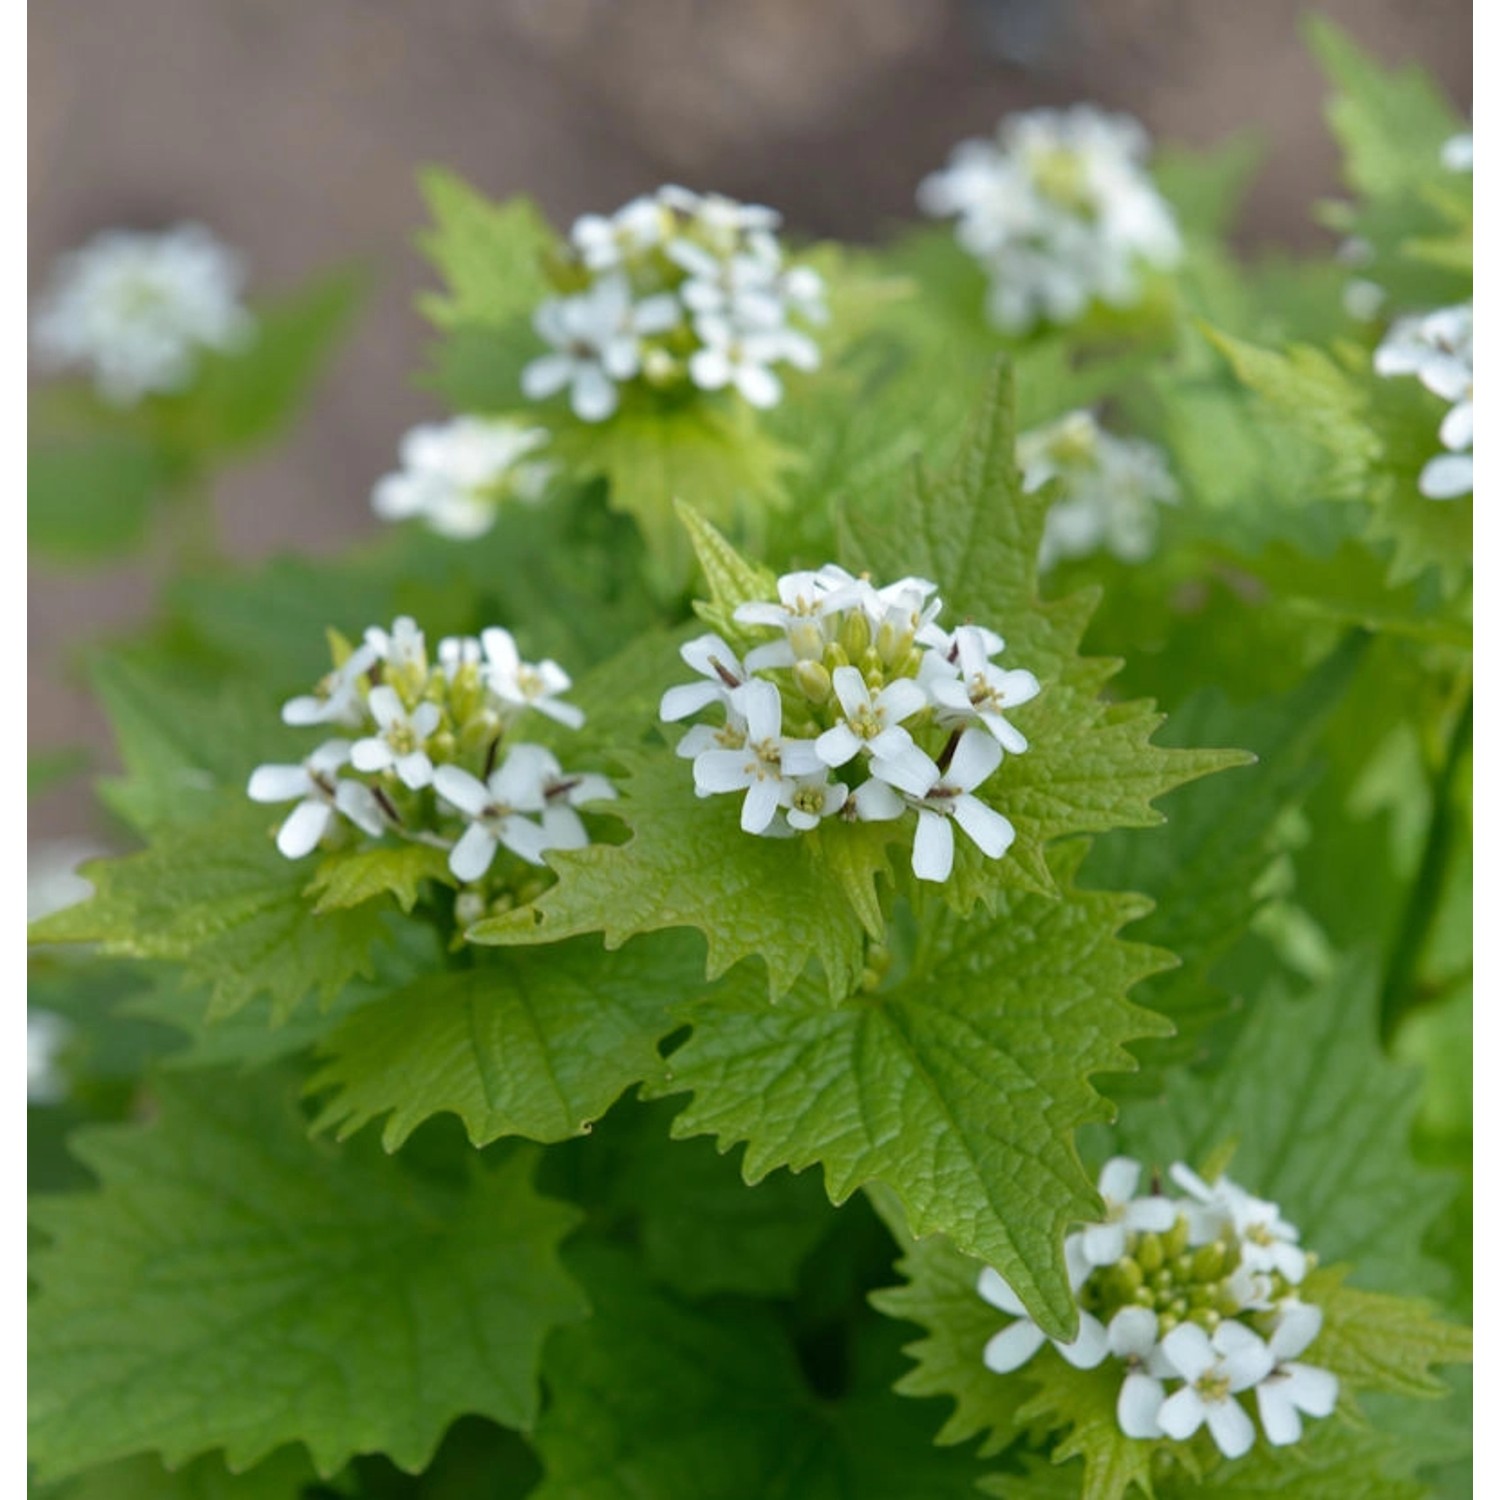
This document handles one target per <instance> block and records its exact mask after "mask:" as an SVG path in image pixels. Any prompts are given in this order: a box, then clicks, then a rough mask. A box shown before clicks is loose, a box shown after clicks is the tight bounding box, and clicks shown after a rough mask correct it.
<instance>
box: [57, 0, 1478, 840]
mask: <svg viewBox="0 0 1500 1500" xmlns="http://www.w3.org/2000/svg"><path fill="white" fill-rule="evenodd" d="M1305 9H1306V7H1305V6H1303V5H1301V4H1297V3H1292V0H1253V3H1244V0H1242V3H1239V4H1223V3H1214V0H737V3H735V0H407V3H404V4H403V3H398V0H313V3H310V0H128V3H121V0H116V3H104V0H48V3H46V4H44V5H38V6H33V7H32V8H31V11H30V16H29V25H30V83H31V92H30V120H31V132H30V184H29V195H30V209H31V225H30V244H31V267H32V269H31V278H32V285H33V289H34V288H35V287H36V286H37V285H38V284H39V283H40V282H41V280H42V279H43V278H44V276H45V274H46V268H47V266H48V263H49V262H50V261H51V259H52V257H53V256H54V255H56V254H57V253H58V251H60V250H62V249H64V248H66V247H68V246H70V245H73V244H76V243H78V242H79V241H81V240H83V239H85V238H87V237H88V236H89V235H91V234H92V233H94V232H95V231H96V230H98V229H100V228H103V227H105V226H109V225H129V226H140V227H153V226H159V225H162V224H166V223H170V222H173V221H175V220H177V219H181V218H196V219H200V220H202V221H203V222H204V223H206V224H208V225H210V226H211V227H212V228H213V229H214V230H215V231H216V232H217V233H218V234H220V235H221V236H222V237H223V238H225V239H226V240H228V241H229V242H231V243H233V244H235V245H238V246H241V247H243V249H244V250H245V251H246V253H247V254H248V256H249V259H250V263H251V270H252V276H253V281H254V285H255V287H256V288H257V289H259V290H266V289H272V288H277V287H282V286H286V285H290V284H291V283H293V282H295V281H297V280H299V279H300V278H302V277H303V276H305V275H306V274H308V273H309V272H311V271H313V270H315V269H317V268H319V267H321V266H325V265H329V264H331V263H335V262H339V261H344V260H350V259H355V260H358V261H360V262H361V263H363V264H364V265H366V266H367V267H368V268H369V269H370V271H371V272H372V273H373V280H374V289H373V295H372V296H371V299H370V301H369V303H368V305H367V306H366V308H365V311H364V316H363V319H362V321H361V323H360V325H359V328H358V330H357V332H356V334H355V335H354V337H353V338H352V339H351V340H350V341H349V343H348V344H347V345H346V346H345V348H344V349H343V351H342V353H341V355H340V357H339V359H338V361H337V364H336V365H335V367H334V368H333V369H332V370H331V371H330V372H329V374H328V376H327V377H326V379H325V380H324V382H323V383H322V385H321V387H320V388H319V391H318V395H317V399H316V402H315V404H314V405H313V407H312V409H311V411H310V412H309V413H308V414H307V416H306V418H305V419H304V421H303V422H302V424H301V425H300V426H299V427H298V429H297V431H296V433H295V435H294V436H293V438H292V440H291V441H290V442H289V443H287V444H285V445H284V446H282V447H281V448H280V449H279V450H277V451H275V452H273V453H269V454H267V455H265V456H264V457H260V458H258V459H257V460H256V461H254V462H253V463H250V464H248V465H246V466H245V467H243V468H240V469H238V470H236V471H234V472H233V473H231V474H228V475H226V476H225V478H224V480H223V482H222V484H221V486H220V488H219V492H218V494H217V496H216V503H217V506H218V509H219V514H220V520H221V524H222V527H223V531H224V535H225V537H226V538H227V542H228V546H229V548H230V550H231V551H232V553H233V554H234V555H235V556H237V557H243V558H246V559H251V558H257V557H262V556H265V555H267V554H269V553H273V552H278V551H283V550H287V549H297V550H310V551H329V550H333V549H336V548H338V547H339V546H341V545H343V544H345V543H347V542H348V541H349V540H351V539H353V538H355V537H358V536H360V535H364V534H367V533H369V532H371V531H372V530H373V529H374V527H375V524H376V523H375V522H374V520H373V518H372V517H371V515H370V513H369V509H368V495H369V490H370V486H371V484H372V482H373V481H374V480H375V479H376V478H377V477H378V476H379V475H380V474H382V473H383V472H385V470H386V469H387V468H388V467H389V466H390V463H391V458H392V454H393V451H394V448H395V444H396V441H397V439H398V438H399V436H400V434H401V433H402V432H403V431H404V430H405V429H406V428H407V427H408V426H409V425H410V424H411V423H412V422H414V421H418V420H421V419H423V418H424V417H428V416H431V415H434V414H435V407H434V405H433V403H432V401H431V399H430V398H429V397H426V396H424V395H423V394H422V393H420V392H418V391H416V390H414V389H413V388H412V386H411V384H410V378H411V374H412V372H413V370H414V369H415V368H416V367H417V364H418V362H419V359H420V355H421V348H422V343H423V339H424V333H423V329H422V325H421V323H420V320H419V319H418V318H417V316H416V315H415V313H414V312H413V311H412V299H413V296H414V294H415V292H416V291H417V289H418V288H420V287H421V286H423V285H424V284H426V281H427V277H426V273H425V271H424V268H423V266H422V263H421V261H420V260H419V259H418V257H417V255H416V254H415V252H414V251H413V249H412V248H411V236H412V233H413V231H414V230H415V229H416V227H417V226H418V225H419V223H420V222H421V218H422V208H421V204H420V201H419V198H418V195H417V191H416V187H415V183H414V173H415V171H416V169H417V168H419V167H420V166H422V165H425V164H429V163H441V164H444V165H447V166H451V167H453V168H455V169H456V170H458V171H459V172H461V173H462V174H464V175H465V176H467V177H468V178H470V179H471V180H472V181H474V182H475V183H476V184H478V185H479V186H480V187H482V188H484V189H485V190H486V191H487V192H489V193H491V194H494V195H495V196H504V195H506V194H508V193H512V192H517V191H525V192H528V193H530V194H532V195H533V196H535V197H536V198H537V199H539V200H540V202H541V203H542V205H543V207H544V208H545V209H546V210H547V211H548V212H549V213H550V214H551V215H552V216H553V217H554V219H555V221H556V222H558V223H560V224H565V223H567V222H569V221H570V220H571V218H572V216H573V215H575V214H577V213H579V212H582V211H584V210H587V209H609V208H612V207H614V206H615V205H616V204H618V203H620V202H622V201H624V200H625V199H626V198H627V197H629V196H630V195H631V194H633V193H636V192H639V191H642V190H645V189H648V188H651V187H654V186H656V185H657V184H658V183H660V182H663V181H669V180H678V181H683V182H686V183H687V184H688V185H690V186H697V187H714V188H718V189H721V190H723V191H725V192H728V193H731V194H733V195H735V196H737V197H741V198H747V199H755V200H758V201H763V202H767V203H771V204H773V205H775V206H776V207H778V208H780V209H781V210H782V211H783V212H784V213H785V214H786V216H787V219H788V221H789V222H790V224H791V225H792V226H794V227H795V229H796V230H798V231H799V232H802V233H806V234H812V235H839V236H844V237H848V238H854V239H874V238H878V237H879V236H880V234H881V233H882V230H883V228H884V227H886V226H888V225H890V224H891V223H893V222H894V221H898V220H900V219H903V218H908V217H910V216H911V214H912V207H911V202H912V191H913V188H914V187H915V184H916V183H917V181H918V180H919V179H920V178H921V176H922V175H923V173H924V172H926V171H929V170H931V169H932V168H933V167H935V166H937V165H939V164H940V163H941V162H942V161H943V159H944V158H945V156H946V154H947V151H948V148H949V147H950V145H951V144H952V143H953V142H954V141H956V140H958V139H959V138H960V137H962V136H965V135H972V134H978V133H982V132H984V131H985V130H987V129H988V128H989V127H990V126H991V125H992V124H993V122H994V121H995V120H996V119H997V118H998V117H999V116H1001V115H1002V114H1005V113H1006V112H1008V111H1010V110H1015V109H1024V108H1028V107H1031V106H1034V105H1037V104H1053V103H1060V104H1065V103H1071V102H1074V101H1077V100H1091V101H1094V102H1097V103H1099V104H1101V105H1104V106H1107V107H1110V108H1115V109H1123V110H1127V111H1129V112H1131V113H1133V114H1136V115H1138V116H1139V117H1140V118H1141V119H1143V120H1144V121H1145V123H1146V124H1147V126H1148V127H1149V128H1150V129H1151V131H1152V132H1153V134H1154V135H1155V136H1157V137H1158V138H1159V139H1164V140H1179V141H1183V142H1187V143H1194V144H1207V143H1211V142H1214V141H1217V140H1220V139H1222V138H1223V137H1224V136H1226V135H1229V134H1232V133H1234V132H1236V131H1239V130H1242V129H1246V128H1250V129H1253V130H1255V131H1257V132H1259V133H1260V134H1261V136H1262V137H1263V139H1264V141H1265V143H1266V145H1267V147H1268V149H1269V158H1268V162H1267V167H1266V170H1265V173H1264V175H1263V177H1262V179H1261V180H1260V182H1259V183H1258V185H1257V187H1256V188H1255V190H1254V193H1253V194H1252V197H1251V200H1250V203H1249V207H1248V211H1247V213H1246V215H1245V218H1244V221H1243V224H1242V229H1241V233H1242V236H1243V238H1244V240H1245V242H1246V243H1247V244H1250V245H1254V244H1262V243H1268V242H1275V243H1283V244H1295V245H1303V246H1306V245H1309V244H1314V243H1316V242H1317V239H1318V235H1319V231H1317V230H1316V229H1315V228H1314V227H1313V226H1312V224H1311V222H1310V220H1309V218H1308V209H1309V206H1310V205H1311V204H1312V202H1313V201H1314V200H1315V199H1317V198H1318V197H1320V196H1322V195H1325V194H1328V193H1331V192H1333V191H1334V189H1335V186H1336V183H1335V176H1334V172H1335V156H1334V151H1333V148H1332V146H1331V144H1330V142H1329V140H1328V137H1327V133H1326V131H1325V129H1324V126H1323V121H1322V115H1321V109H1322V103H1321V97H1322V87H1321V83H1320V79H1319V76H1318V74H1317V71H1316V69H1315V68H1314V66H1313V64H1312V62H1311V60H1310V58H1309V57H1308V54H1307V52H1306V49H1305V48H1304V46H1303V44H1302V42H1301V39H1300V37H1299V34H1298V30H1297V22H1298V17H1299V16H1300V15H1301V14H1302V13H1303V11H1304V10H1305ZM1319 9H1320V10H1321V11H1322V13H1323V14H1326V15H1328V16H1330V17H1332V18H1333V19H1335V20H1336V21H1338V22H1339V23H1340V24H1342V25H1343V26H1344V27H1346V28H1347V29H1348V30H1349V31H1350V32H1352V34H1353V35H1354V36H1355V38H1356V39H1357V40H1358V41H1359V42H1360V43H1361V44H1362V45H1364V46H1365V47H1367V48H1369V49H1371V50H1373V51H1374V52H1376V53H1377V54H1378V55H1379V56H1381V57H1382V58H1383V59H1385V60H1386V61H1387V62H1401V61H1407V60H1411V61H1416V62H1420V63H1421V64H1423V65H1424V66H1425V67H1427V68H1429V69H1430V70H1432V71H1433V72H1434V73H1435V74H1436V76H1437V78H1438V79H1439V81H1440V82H1441V83H1442V84H1443V85H1444V86H1445V87H1446V88H1447V90H1448V91H1449V93H1450V94H1451V96H1452V97H1453V98H1454V99H1455V100H1456V101H1457V103H1458V104H1459V105H1460V106H1461V107H1463V108H1465V109H1467V107H1468V105H1469V101H1470V98H1471V88H1472V51H1471V45H1472V44H1471V28H1472V13H1471V10H1470V7H1469V6H1468V5H1467V4H1464V3H1463V0H1421V3H1416V0H1326V3H1324V4H1323V5H1322V6H1320V7H1319ZM160 568H161V563H160V559H159V558H157V557H152V556H147V557H146V558H144V559H142V560H139V561H134V562H131V563H130V564H128V565H123V566H118V567H112V568H107V569H100V570H93V571H90V572H88V573H75V574H66V573H60V572H56V571H52V570H46V571H43V570H39V569H38V570H33V573H32V580H31V590H30V599H29V620H30V640H29V662H30V678H29V688H28V705H29V714H30V740H31V744H32V745H33V746H34V747H36V748H45V747H50V746H57V745H84V746H90V747H92V748H93V753H94V754H95V756H96V757H99V756H102V755H103V754H104V753H105V752H104V750H103V748H102V747H103V744H104V741H105V733H104V729H103V725H102V721H101V718H100V716H99V714H98V712H97V710H96V709H94V708H93V706H92V705H91V704H90V702H89V700H88V698H87V695H86V693H85V692H84V691H83V689H82V686H81V684H80V682H79V680H78V676H77V672H76V665H75V664H76V660H77V656H78V653H79V650H80V648H81V647H82V646H84V645H85V644H86V643H87V642H89V641H91V640H97V639H98V638H99V637H100V636H103V635H108V634H110V633H112V632H118V631H119V630H121V629H123V628H127V627H128V626H129V625H130V624H132V623H133V622H137V621H139V620H141V619H143V618H145V617H146V615H147V614H148V613H149V610H150V607H151V600H152V598H153V595H154V591H155V588H156V586H157V583H158V580H159V577H160ZM90 827H91V814H90V811H89V809H88V806H87V801H86V799H85V798H82V797H80V796H79V795H78V793H77V791H76V790H70V789H66V788H65V789H59V790H58V791H55V792H53V793H51V794H49V795H48V796H46V797H44V798H42V799H40V800H39V801H38V802H37V803H36V804H35V805H34V806H33V809H32V820H31V833H32V836H33V837H34V838H35V837H54V836H58V835H66V834H75V833H81V832H86V831H87V830H89V828H90Z"/></svg>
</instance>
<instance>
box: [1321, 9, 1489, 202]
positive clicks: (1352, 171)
mask: <svg viewBox="0 0 1500 1500" xmlns="http://www.w3.org/2000/svg"><path fill="white" fill-rule="evenodd" d="M1304 26H1305V30H1306V33H1307V39H1308V42H1309V43H1310V44H1311V46H1312V49H1313V51H1314V52H1315V53H1316V54H1317V57H1318V60H1319V62H1321V63H1322V65H1323V70H1324V72H1325V73H1326V74H1327V76H1328V78H1329V81H1330V82H1331V83H1333V84H1334V85H1336V87H1337V89H1338V92H1337V93H1336V94H1335V95H1334V96H1333V98H1332V99H1331V100H1330V101H1329V104H1328V123H1329V125H1330V126H1331V127H1332V129H1333V133H1334V134H1335V135H1336V136H1337V137H1338V140H1339V144H1340V145H1341V146H1342V147H1343V148H1344V177H1345V180H1346V182H1347V183H1348V185H1349V187H1350V188H1351V189H1352V190H1353V191H1354V192H1355V193H1357V194H1359V195H1361V196H1364V197H1370V198H1383V197H1391V196H1395V195H1398V194H1401V193H1403V192H1406V191H1408V190H1409V189H1411V188H1412V187H1413V185H1417V186H1420V185H1421V184H1424V183H1426V182H1429V181H1430V180H1431V179H1432V178H1434V177H1435V176H1437V175H1438V173H1439V172H1441V171H1442V167H1441V165H1440V162H1439V152H1440V151H1441V149H1442V145H1443V142H1444V141H1446V140H1447V139H1448V137H1449V136H1452V135H1456V134H1457V133H1458V132H1459V131H1460V130H1463V129H1464V128H1465V126H1464V121H1463V120H1462V118H1461V117H1460V116H1459V115H1458V114H1457V113H1456V112H1455V111H1454V110H1453V109H1452V108H1451V106H1450V105H1449V104H1448V102H1447V101H1446V100H1445V99H1444V98H1443V96H1442V94H1441V93H1440V92H1439V91H1438V90H1437V88H1436V87H1435V86H1434V84H1433V82H1432V80H1431V79H1430V78H1429V77H1428V76H1427V75H1426V74H1425V73H1424V72H1423V71H1422V70H1421V68H1419V67H1417V66H1416V65H1415V64H1410V65H1408V66H1406V67H1404V68H1399V69H1395V68H1390V69H1388V68H1383V67H1381V66H1380V65H1379V64H1378V63H1376V62H1375V60H1374V59H1373V58H1371V57H1370V56H1369V55H1368V54H1367V53H1365V52H1363V51H1361V50H1360V49H1359V48H1358V47H1357V46H1355V44H1354V43H1353V41H1352V40H1350V38H1349V36H1348V35H1347V34H1346V33H1345V32H1343V31H1341V30H1340V29H1339V28H1338V27H1337V26H1335V25H1334V24H1333V23H1332V22H1331V21H1328V20H1326V19H1324V18H1323V17H1321V16H1309V17H1307V19H1306V21H1305V22H1304Z"/></svg>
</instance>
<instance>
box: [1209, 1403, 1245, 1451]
mask: <svg viewBox="0 0 1500 1500" xmlns="http://www.w3.org/2000/svg"><path fill="white" fill-rule="evenodd" d="M1208 1430H1209V1431H1210V1432H1211V1433H1212V1434H1213V1439H1214V1442H1216V1443H1217V1444H1218V1445H1219V1452H1220V1453H1222V1454H1223V1455H1224V1457H1225V1458H1243V1457H1244V1456H1245V1454H1247V1453H1248V1452H1249V1451H1250V1450H1251V1448H1253V1447H1254V1446H1255V1424H1254V1423H1253V1422H1251V1420H1250V1418H1249V1417H1248V1416H1247V1415H1246V1414H1245V1408H1244V1407H1243V1406H1241V1405H1240V1403H1239V1402H1238V1401H1235V1400H1228V1401H1212V1402H1210V1403H1209V1405H1208Z"/></svg>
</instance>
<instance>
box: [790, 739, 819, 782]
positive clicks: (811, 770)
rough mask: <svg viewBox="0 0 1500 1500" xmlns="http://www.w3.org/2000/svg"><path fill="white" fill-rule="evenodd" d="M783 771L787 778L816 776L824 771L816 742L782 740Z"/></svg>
mask: <svg viewBox="0 0 1500 1500" xmlns="http://www.w3.org/2000/svg"><path fill="white" fill-rule="evenodd" d="M781 769H782V771H783V773H784V774H785V775H787V776H816V775H818V774H819V772H821V771H822V770H823V769H824V762H823V761H822V760H821V759H819V757H818V744H817V741H816V740H782V742H781Z"/></svg>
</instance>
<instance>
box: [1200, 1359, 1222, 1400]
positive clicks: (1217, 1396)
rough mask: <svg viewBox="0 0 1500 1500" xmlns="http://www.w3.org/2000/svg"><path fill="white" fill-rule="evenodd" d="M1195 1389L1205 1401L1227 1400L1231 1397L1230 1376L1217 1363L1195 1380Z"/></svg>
mask: <svg viewBox="0 0 1500 1500" xmlns="http://www.w3.org/2000/svg"><path fill="white" fill-rule="evenodd" d="M1193 1389H1194V1390H1195V1391H1197V1392H1198V1394H1199V1395H1200V1396H1201V1397H1202V1398H1203V1399H1204V1400H1205V1401H1209V1402H1219V1401H1227V1400H1228V1399H1229V1377H1228V1376H1227V1375H1226V1374H1224V1372H1223V1371H1222V1370H1221V1369H1220V1368H1219V1367H1218V1366H1217V1365H1215V1366H1214V1367H1213V1368H1212V1369H1210V1370H1206V1371H1204V1373H1203V1374H1202V1375H1200V1376H1199V1377H1198V1378H1197V1380H1195V1381H1194V1382H1193Z"/></svg>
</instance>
